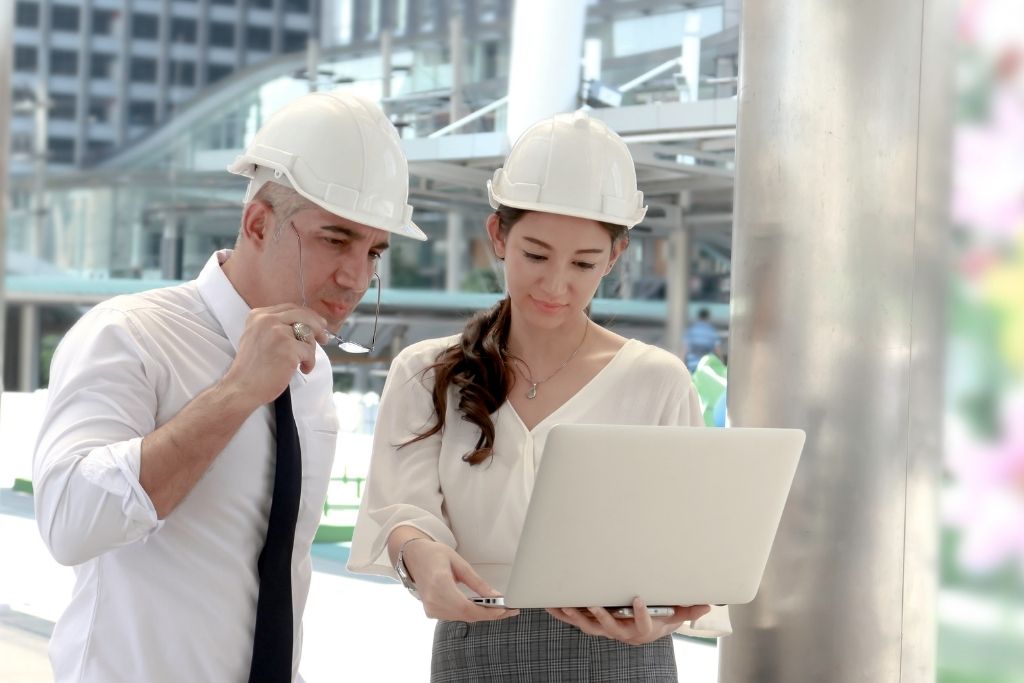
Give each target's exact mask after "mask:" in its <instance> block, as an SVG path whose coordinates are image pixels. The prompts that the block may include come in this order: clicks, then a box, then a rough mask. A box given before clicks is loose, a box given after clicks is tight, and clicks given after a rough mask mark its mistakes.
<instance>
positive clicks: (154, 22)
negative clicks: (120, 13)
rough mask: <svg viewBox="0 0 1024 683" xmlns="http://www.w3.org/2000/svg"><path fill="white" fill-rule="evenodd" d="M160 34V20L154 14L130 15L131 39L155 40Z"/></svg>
mask: <svg viewBox="0 0 1024 683" xmlns="http://www.w3.org/2000/svg"><path fill="white" fill-rule="evenodd" d="M159 33H160V20H159V19H158V18H157V16H156V15H155V14H133V15H132V37H133V38H142V39H144V40H155V39H156V37H157V35H159Z"/></svg>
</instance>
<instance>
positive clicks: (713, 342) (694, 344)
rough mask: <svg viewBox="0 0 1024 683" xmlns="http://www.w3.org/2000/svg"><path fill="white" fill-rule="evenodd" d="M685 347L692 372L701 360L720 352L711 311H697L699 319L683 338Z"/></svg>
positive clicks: (687, 365)
mask: <svg viewBox="0 0 1024 683" xmlns="http://www.w3.org/2000/svg"><path fill="white" fill-rule="evenodd" d="M683 345H684V346H685V347H686V348H685V358H686V368H687V369H688V370H689V371H690V372H694V371H695V370H696V369H697V363H699V362H700V359H701V358H703V357H704V356H706V355H707V354H709V353H717V352H718V349H719V337H718V330H717V329H715V326H714V325H712V324H711V311H709V310H708V309H706V308H702V309H700V310H699V311H697V319H696V320H695V321H694V322H693V324H692V325H690V327H689V328H687V330H686V334H685V335H684V336H683Z"/></svg>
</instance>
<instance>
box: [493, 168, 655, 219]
mask: <svg viewBox="0 0 1024 683" xmlns="http://www.w3.org/2000/svg"><path fill="white" fill-rule="evenodd" d="M487 200H488V202H490V205H491V208H492V209H495V210H497V209H498V207H501V206H508V207H511V208H513V209H523V210H525V211H538V212H541V213H553V214H558V215H560V216H574V217H576V218H586V219H588V220H592V221H597V222H598V223H611V224H613V225H621V226H622V227H624V228H626V229H627V230H632V229H633V228H634V227H635V226H637V225H639V224H640V223H641V221H643V219H644V216H646V215H647V207H646V206H642V207H640V208H639V209H638V210H637V212H636V213H634V214H633V215H632V216H630V217H629V218H628V219H627V218H623V217H622V216H614V215H611V214H607V213H601V212H600V211H588V210H586V209H582V208H579V207H575V206H561V205H558V204H551V203H547V202H529V201H521V200H516V199H510V198H507V197H502V196H501V195H500V194H499V193H497V192H495V190H494V187H493V185H492V182H491V181H490V180H488V181H487Z"/></svg>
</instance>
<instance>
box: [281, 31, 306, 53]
mask: <svg viewBox="0 0 1024 683" xmlns="http://www.w3.org/2000/svg"><path fill="white" fill-rule="evenodd" d="M307 35H309V34H307V33H306V32H305V31H285V32H284V51H285V52H298V51H299V50H305V49H306V36H307Z"/></svg>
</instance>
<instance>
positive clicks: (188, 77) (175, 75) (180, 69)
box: [168, 59, 196, 87]
mask: <svg viewBox="0 0 1024 683" xmlns="http://www.w3.org/2000/svg"><path fill="white" fill-rule="evenodd" d="M169 68H170V73H169V75H168V78H170V80H171V85H187V86H190V87H191V86H193V85H195V84H196V65H195V62H182V61H179V60H176V59H172V60H171V63H170V66H169Z"/></svg>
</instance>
